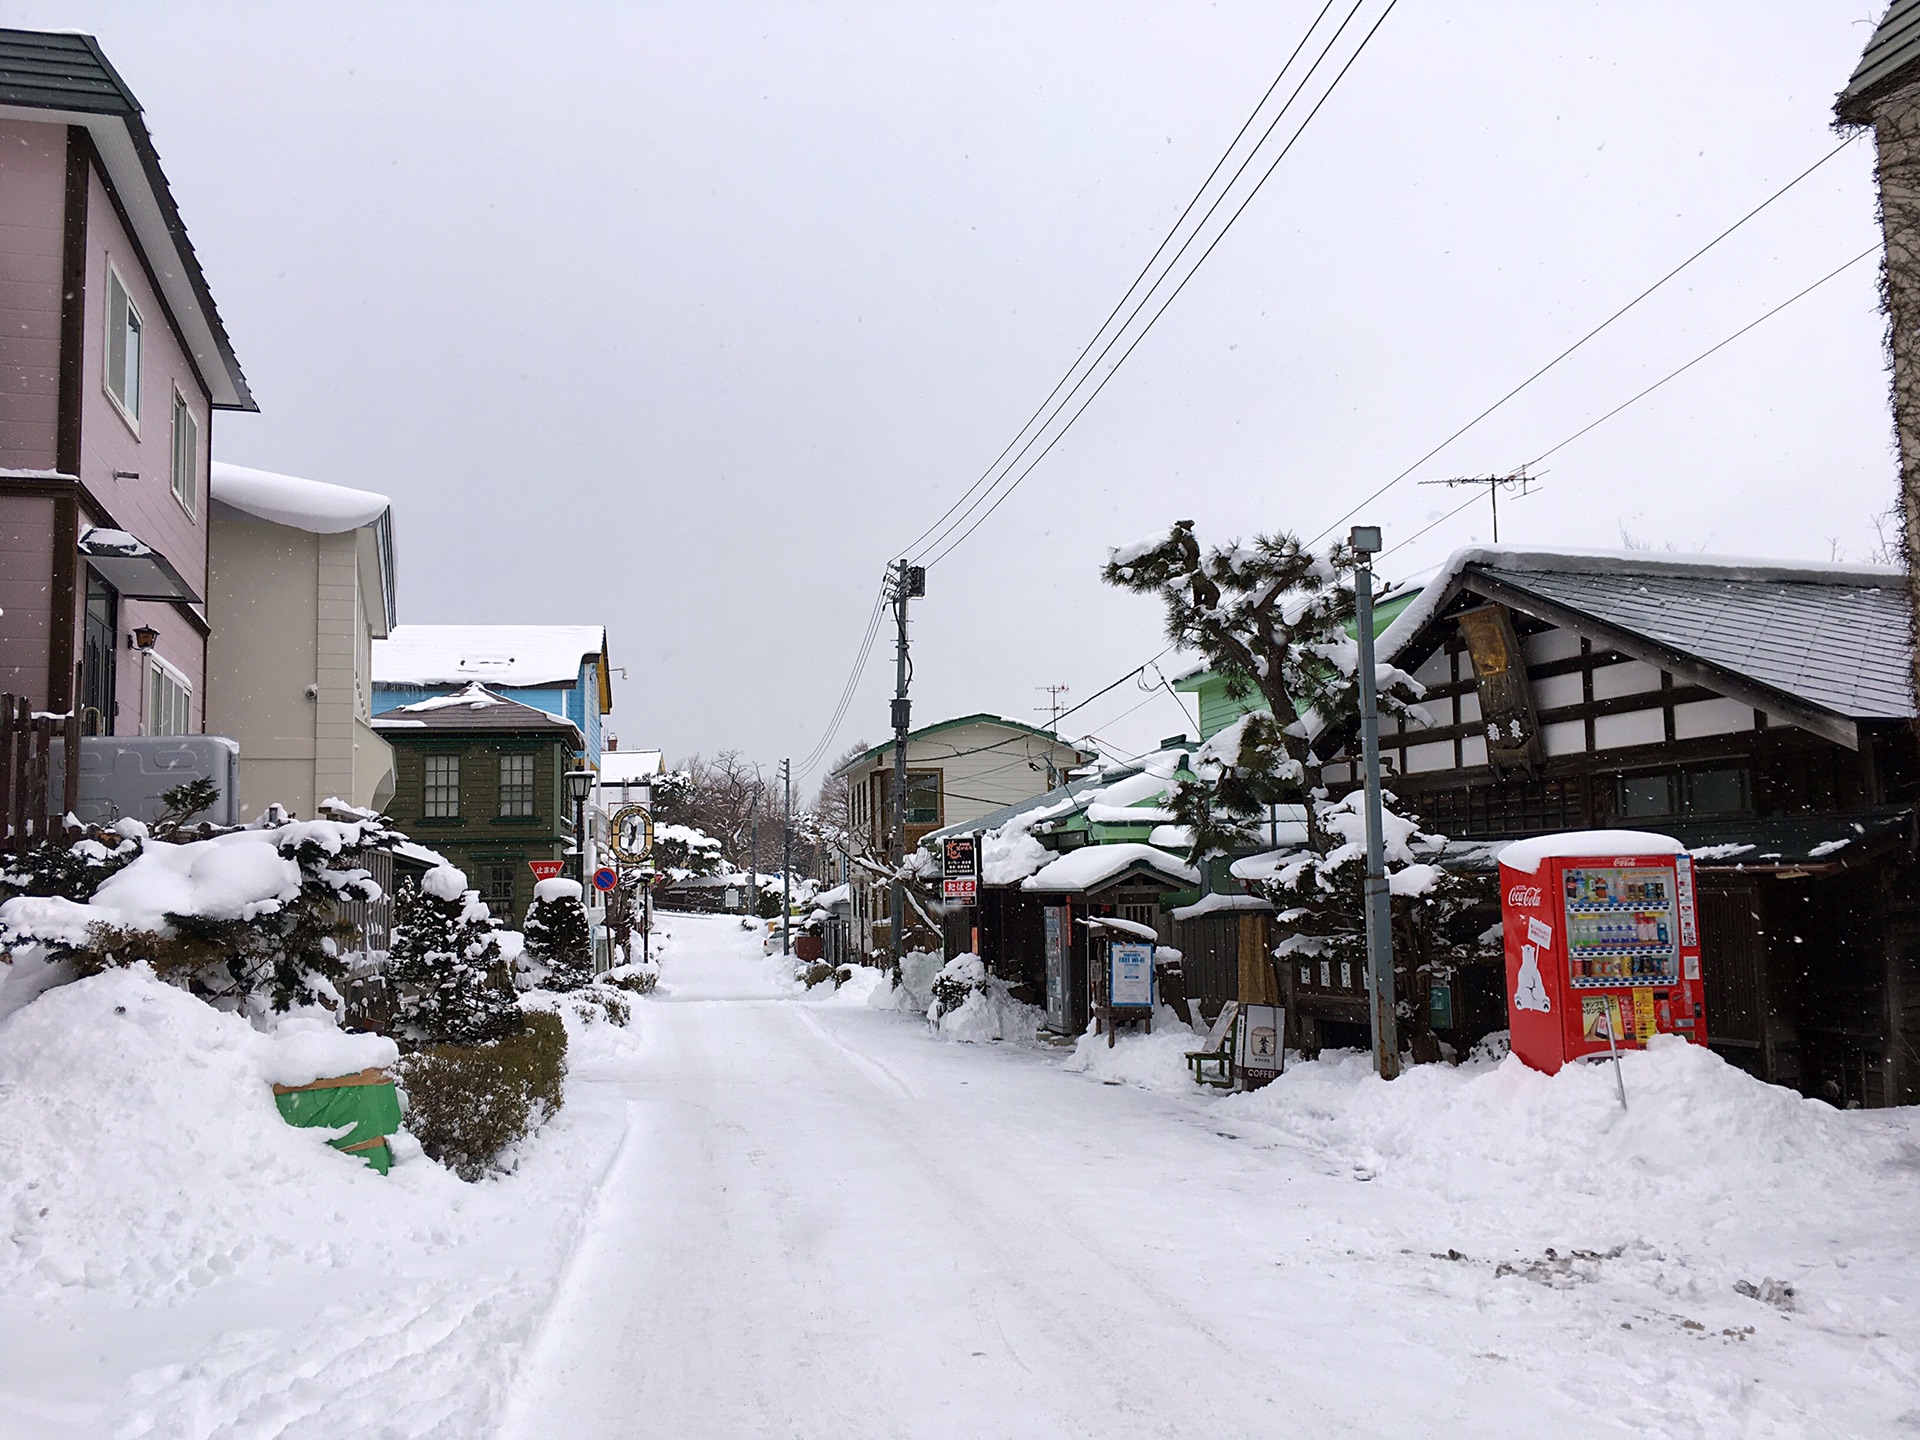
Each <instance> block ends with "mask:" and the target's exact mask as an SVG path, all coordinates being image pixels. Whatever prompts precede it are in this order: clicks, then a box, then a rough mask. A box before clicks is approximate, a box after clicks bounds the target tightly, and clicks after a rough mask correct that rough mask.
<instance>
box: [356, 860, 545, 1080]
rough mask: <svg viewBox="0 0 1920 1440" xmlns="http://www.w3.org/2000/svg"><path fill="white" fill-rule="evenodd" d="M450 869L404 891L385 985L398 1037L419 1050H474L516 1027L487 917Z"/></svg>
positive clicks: (513, 1001)
mask: <svg viewBox="0 0 1920 1440" xmlns="http://www.w3.org/2000/svg"><path fill="white" fill-rule="evenodd" d="M466 883H467V877H466V876H465V875H463V874H461V873H460V871H458V870H455V869H454V868H452V867H451V866H443V867H441V868H439V869H436V870H429V871H428V872H427V874H426V877H425V879H424V880H423V882H422V883H421V885H420V886H418V887H416V886H415V885H414V884H413V883H412V882H411V881H409V882H408V883H407V884H406V885H404V886H403V887H402V888H401V891H400V895H399V899H398V903H397V905H396V910H397V912H398V914H397V919H396V922H395V925H394V932H393V950H392V952H391V955H390V957H389V959H388V962H387V978H388V980H389V981H390V982H391V984H392V985H393V989H394V996H395V1001H396V1005H397V1009H398V1011H399V1014H400V1020H401V1025H402V1028H403V1030H404V1031H405V1033H406V1036H407V1038H408V1039H410V1040H413V1041H415V1042H416V1043H419V1044H423V1045H438V1044H454V1045H478V1044H481V1043H483V1042H485V1041H488V1040H497V1039H499V1038H500V1037H501V1036H503V1035H510V1034H512V1033H513V1032H514V1031H515V1030H517V1029H519V1028H520V1006H519V1001H518V999H517V997H516V996H515V994H514V990H513V982H512V980H511V978H510V977H509V976H508V974H507V965H506V962H505V960H504V959H503V958H502V956H501V953H500V940H499V937H498V935H497V934H496V933H495V928H494V924H493V920H492V917H491V916H489V915H488V913H487V907H486V905H485V904H483V903H482V902H481V899H480V895H479V892H478V891H474V890H469V889H467V888H466Z"/></svg>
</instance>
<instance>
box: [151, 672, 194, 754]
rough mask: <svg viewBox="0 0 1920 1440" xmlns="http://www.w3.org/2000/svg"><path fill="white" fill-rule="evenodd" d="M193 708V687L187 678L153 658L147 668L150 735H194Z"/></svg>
mask: <svg viewBox="0 0 1920 1440" xmlns="http://www.w3.org/2000/svg"><path fill="white" fill-rule="evenodd" d="M192 705H193V687H192V686H191V685H189V684H188V683H187V677H186V676H184V675H182V674H181V673H180V672H179V671H178V670H176V669H174V668H173V667H172V666H171V665H169V664H167V662H166V661H164V660H162V659H161V658H160V657H159V656H158V655H154V656H151V657H150V658H149V660H148V665H147V723H146V732H147V734H149V735H187V734H191V733H192V729H191V725H190V723H189V720H188V714H189V712H190V710H191V709H192Z"/></svg>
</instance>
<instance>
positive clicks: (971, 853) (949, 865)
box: [940, 835, 980, 905]
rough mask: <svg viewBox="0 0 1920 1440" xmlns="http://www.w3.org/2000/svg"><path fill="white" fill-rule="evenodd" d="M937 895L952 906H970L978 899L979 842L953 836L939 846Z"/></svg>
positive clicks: (969, 838)
mask: <svg viewBox="0 0 1920 1440" xmlns="http://www.w3.org/2000/svg"><path fill="white" fill-rule="evenodd" d="M940 876H941V879H940V895H941V898H942V899H944V900H946V901H948V902H949V903H950V904H955V905H972V904H973V903H975V901H977V900H978V899H979V898H980V842H979V841H978V840H976V839H975V838H974V837H973V836H971V835H956V836H954V837H953V838H951V839H949V840H943V841H942V842H941V844H940Z"/></svg>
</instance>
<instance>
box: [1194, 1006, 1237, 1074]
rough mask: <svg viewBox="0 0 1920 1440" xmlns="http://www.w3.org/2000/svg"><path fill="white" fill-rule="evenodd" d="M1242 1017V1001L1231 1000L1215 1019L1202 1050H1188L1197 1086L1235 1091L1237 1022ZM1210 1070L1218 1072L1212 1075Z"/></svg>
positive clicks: (1203, 1042)
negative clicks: (1234, 1032)
mask: <svg viewBox="0 0 1920 1440" xmlns="http://www.w3.org/2000/svg"><path fill="white" fill-rule="evenodd" d="M1239 1014H1240V1002H1239V1001H1238V1000H1229V1001H1228V1002H1227V1003H1226V1004H1224V1005H1222V1006H1221V1007H1220V1013H1219V1014H1218V1015H1217V1016H1215V1017H1214V1021H1213V1024H1212V1025H1211V1026H1210V1027H1209V1028H1208V1030H1207V1038H1206V1039H1205V1040H1203V1041H1202V1042H1201V1048H1200V1049H1198V1050H1189V1051H1187V1065H1188V1066H1189V1068H1191V1069H1192V1071H1193V1079H1194V1083H1195V1084H1196V1085H1212V1086H1214V1087H1215V1088H1217V1089H1221V1090H1230V1089H1232V1088H1233V1022H1234V1020H1235V1019H1236V1018H1238V1016H1239ZM1209 1070H1212V1071H1213V1072H1214V1073H1213V1074H1212V1075H1211V1076H1209V1075H1208V1073H1207V1072H1208V1071H1209Z"/></svg>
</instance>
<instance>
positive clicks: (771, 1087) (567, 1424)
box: [503, 918, 1920, 1440]
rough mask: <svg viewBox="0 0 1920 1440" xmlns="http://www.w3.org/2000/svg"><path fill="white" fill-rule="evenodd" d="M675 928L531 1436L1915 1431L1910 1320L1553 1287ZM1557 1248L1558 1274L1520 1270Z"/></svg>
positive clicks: (1372, 1207)
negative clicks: (800, 993) (786, 991)
mask: <svg viewBox="0 0 1920 1440" xmlns="http://www.w3.org/2000/svg"><path fill="white" fill-rule="evenodd" d="M675 927H676V935H675V940H674V944H673V949H672V952H671V957H672V958H671V962H670V965H669V971H668V973H669V976H670V978H671V981H672V994H671V995H670V996H669V997H668V998H667V1001H666V1002H665V1003H662V1004H659V1005H655V1006H652V1007H649V1009H648V1010H647V1012H646V1026H647V1039H646V1043H645V1045H644V1046H643V1047H642V1050H641V1052H640V1054H639V1056H638V1058H637V1059H636V1061H635V1063H634V1065H633V1067H632V1070H631V1073H629V1074H627V1075H625V1076H623V1077H620V1078H618V1079H617V1080H616V1079H615V1077H613V1076H611V1075H604V1074H603V1075H602V1076H601V1077H600V1080H599V1082H598V1083H610V1084H618V1085H619V1086H620V1087H621V1088H622V1089H623V1091H624V1094H625V1097H626V1103H627V1105H628V1106H629V1127H630V1128H629V1131H628V1134H627V1137H626V1140H625V1142H624V1144H623V1147H622V1149H621V1152H620V1155H619V1158H618V1160H617V1162H616V1163H615V1165H614V1166H613V1168H612V1171H611V1173H610V1174H609V1175H608V1177H607V1180H606V1183H605V1185H604V1187H603V1188H602V1191H601V1193H600V1195H599V1197H598V1199H597V1201H596V1204H595V1208H594V1210H593V1211H592V1212H591V1215H590V1218H589V1221H588V1225H587V1228H586V1230H585V1232H584V1235H583V1238H582V1240H581V1242H580V1244H579V1245H578V1246H577V1248H576V1249H575V1251H574V1253H573V1256H572V1258H571V1260H570V1262H569V1268H568V1271H567V1274H566V1277H565V1279H564V1281H563V1283H562V1287H561V1290H560V1293H559V1297H558V1300H557V1302H556V1304H555V1306H554V1308H553V1309H552V1311H551V1312H550V1314H549V1316H548V1319H547V1321H546V1323H545V1325H544V1327H543V1329H542V1331H541V1333H540V1334H539V1336H538V1338H537V1340H536V1343H535V1346H534V1349H533V1351H532V1354H531V1355H530V1357H529V1361H528V1365H527V1367H526V1368H525V1370H524V1372H523V1378H522V1379H521V1381H520V1382H519V1384H518V1385H517V1387H516V1390H515V1393H514V1394H513V1396H512V1399H511V1401H510V1405H509V1412H508V1418H507V1422H506V1424H505V1426H504V1429H503V1434H504V1435H505V1436H506V1437H509V1440H535V1437H546V1436H556V1435H560V1436H566V1437H568V1440H596V1437H601V1436H609V1437H610V1436H616V1435H617V1436H663V1437H665V1436H673V1437H686V1436H761V1435H781V1436H790V1435H847V1436H1068V1435H1089V1436H1092V1435H1099V1436H1109V1437H1111V1436H1132V1435H1156V1436H1170V1435H1181V1436H1185V1435H1192V1436H1239V1435H1256V1434H1257V1435H1269V1434H1287V1435H1305V1436H1367V1435H1381V1436H1385V1435H1396V1436H1404V1435H1408V1434H1441V1433H1449V1432H1454V1431H1456V1430H1458V1431H1466V1432H1470V1433H1472V1434H1474V1435H1475V1436H1480V1437H1488V1436H1506V1435H1512V1436H1522V1435H1525V1436H1538V1435H1542V1434H1552V1435H1559V1436H1572V1435H1616V1434H1628V1433H1639V1434H1648V1433H1652V1434H1661V1435H1680V1434H1726V1435H1746V1434H1767V1433H1780V1434H1809V1435H1848V1434H1857V1433H1873V1432H1872V1431H1871V1430H1862V1429H1858V1428H1855V1427H1857V1426H1859V1425H1861V1424H1862V1423H1863V1422H1865V1421H1866V1420H1867V1419H1868V1417H1869V1416H1871V1415H1874V1414H1876V1413H1877V1414H1878V1415H1879V1416H1880V1417H1883V1419H1892V1418H1893V1417H1895V1416H1902V1415H1903V1412H1904V1420H1905V1423H1907V1424H1912V1423H1914V1422H1915V1421H1916V1420H1920V1411H1915V1410H1914V1409H1913V1408H1912V1407H1913V1406H1914V1405H1915V1404H1916V1403H1920V1392H1916V1391H1915V1389H1914V1369H1913V1356H1914V1338H1915V1337H1914V1336H1913V1335H1912V1334H1911V1333H1909V1334H1907V1335H1906V1336H1904V1337H1901V1338H1899V1339H1897V1340H1896V1339H1894V1338H1893V1337H1894V1336H1895V1335H1896V1334H1897V1331H1893V1330H1891V1329H1890V1328H1888V1324H1889V1322H1894V1321H1895V1319H1896V1317H1895V1315H1894V1314H1893V1313H1891V1312H1888V1313H1885V1314H1882V1315H1872V1316H1868V1317H1866V1318H1867V1321H1868V1324H1869V1327H1870V1328H1869V1330H1868V1331H1866V1332H1862V1331H1860V1330H1859V1329H1857V1328H1855V1327H1854V1326H1851V1325H1844V1324H1834V1323H1831V1322H1832V1321H1833V1320H1835V1319H1836V1318H1837V1317H1833V1316H1829V1317H1823V1319H1820V1320H1814V1321H1812V1322H1811V1323H1810V1324H1803V1325H1800V1326H1799V1332H1800V1333H1798V1334H1797V1335H1796V1334H1792V1333H1789V1332H1791V1331H1792V1330H1793V1328H1794V1323H1795V1322H1794V1321H1792V1320H1790V1319H1788V1317H1786V1316H1784V1315H1783V1314H1782V1312H1780V1311H1779V1310H1778V1309H1776V1308H1773V1307H1770V1306H1767V1305H1764V1304H1762V1303H1759V1302H1757V1301H1753V1300H1750V1299H1747V1298H1745V1297H1740V1296H1737V1295H1735V1294H1734V1293H1732V1292H1731V1291H1730V1290H1728V1291H1725V1292H1724V1293H1707V1292H1706V1291H1705V1290H1704V1289H1703V1288H1702V1283H1703V1279H1704V1277H1702V1276H1700V1275H1697V1274H1695V1273H1693V1270H1692V1266H1693V1265H1694V1264H1695V1262H1690V1261H1689V1260H1688V1258H1686V1257H1684V1256H1678V1255H1671V1254H1668V1253H1666V1252H1664V1251H1660V1250H1657V1249H1656V1248H1655V1243H1656V1242H1658V1240H1659V1238H1660V1237H1659V1236H1657V1235H1650V1236H1649V1238H1648V1240H1647V1241H1643V1242H1641V1249H1640V1250H1638V1251H1636V1250H1635V1249H1634V1248H1633V1247H1632V1246H1629V1247H1628V1248H1627V1249H1626V1250H1625V1251H1624V1252H1623V1253H1622V1254H1620V1255H1617V1256H1603V1257H1601V1258H1596V1259H1594V1260H1591V1261H1588V1260H1575V1261H1573V1262H1572V1265H1571V1267H1570V1268H1568V1269H1567V1270H1566V1271H1565V1273H1564V1274H1563V1273H1561V1269H1560V1266H1559V1265H1558V1264H1557V1263H1556V1259H1564V1256H1562V1257H1556V1259H1549V1258H1548V1257H1546V1256H1545V1254H1544V1252H1543V1251H1542V1250H1533V1251H1531V1252H1530V1253H1529V1252H1527V1251H1525V1250H1524V1249H1519V1250H1517V1249H1516V1248H1515V1246H1514V1244H1513V1243H1507V1244H1504V1245H1499V1246H1498V1248H1495V1246H1496V1245H1498V1240H1497V1238H1496V1237H1503V1236H1504V1237H1508V1238H1509V1239H1510V1240H1511V1241H1512V1242H1518V1243H1519V1244H1520V1245H1522V1246H1524V1245H1525V1244H1526V1242H1527V1240H1528V1239H1529V1238H1530V1232H1531V1231H1532V1230H1534V1229H1535V1228H1536V1227H1535V1226H1534V1225H1532V1224H1530V1223H1528V1222H1525V1221H1521V1220H1516V1221H1515V1222H1514V1223H1513V1224H1512V1225H1511V1226H1508V1225H1506V1224H1505V1223H1503V1220H1502V1217H1500V1216H1498V1215H1491V1216H1485V1217H1482V1218H1481V1220H1480V1221H1479V1222H1477V1223H1468V1222H1463V1220H1462V1218H1461V1217H1460V1215H1459V1214H1458V1213H1456V1212H1457V1209H1458V1204H1457V1202H1458V1200H1459V1199H1460V1198H1462V1197H1457V1196H1455V1197H1449V1196H1446V1195H1438V1196H1432V1197H1428V1198H1427V1199H1425V1200H1422V1199H1421V1197H1419V1196H1418V1195H1411V1194H1408V1193H1407V1192H1406V1191H1405V1190H1403V1189H1401V1188H1400V1187H1397V1186H1393V1185H1390V1184H1388V1183H1381V1184H1373V1183H1370V1182H1372V1181H1373V1179H1374V1177H1373V1176H1372V1174H1371V1173H1370V1172H1368V1171H1367V1170H1365V1169H1364V1168H1362V1169H1356V1168H1355V1166H1354V1165H1353V1164H1352V1163H1350V1162H1349V1161H1346V1160H1343V1159H1340V1158H1336V1157H1335V1156H1334V1155H1333V1154H1332V1152H1330V1151H1328V1150H1326V1149H1316V1148H1315V1147H1314V1146H1312V1145H1309V1144H1306V1143H1303V1142H1302V1141H1301V1140H1300V1139H1298V1138H1297V1137H1293V1136H1289V1135H1288V1134H1286V1133H1285V1132H1284V1131H1283V1130H1280V1129H1277V1128H1274V1127H1271V1126H1269V1125H1267V1124H1265V1123H1262V1122H1260V1121H1258V1120H1256V1119H1254V1118H1253V1117H1252V1116H1251V1115H1250V1114H1248V1113H1245V1112H1246V1110H1247V1109H1248V1108H1249V1107H1247V1106H1246V1104H1245V1102H1240V1108H1235V1106H1234V1105H1232V1104H1229V1105H1222V1104H1220V1103H1217V1102H1215V1103H1196V1101H1195V1097H1193V1096H1191V1095H1182V1094H1177V1093H1170V1094H1165V1095H1160V1094H1153V1093H1148V1092H1145V1091H1142V1090H1141V1089H1138V1088H1133V1087H1128V1086H1108V1085H1101V1084H1098V1083H1094V1081H1093V1080H1092V1079H1091V1078H1087V1077H1081V1076H1069V1075H1063V1074H1061V1073H1060V1069H1059V1061H1058V1058H1057V1056H1055V1055H1053V1054H1049V1053H1048V1052H1046V1051H1044V1050H1040V1049H1037V1048H1029V1047H1023V1046H1015V1045H1003V1046H997V1047H993V1048H991V1049H988V1048H986V1047H978V1046H954V1045H948V1044H944V1043H942V1042H940V1041H939V1040H937V1039H935V1038H933V1037H932V1036H931V1035H930V1034H929V1033H928V1032H927V1031H926V1030H925V1028H924V1027H922V1026H919V1025H916V1024H912V1023H902V1019H903V1017H901V1016H899V1015H897V1014H890V1013H885V1012H876V1011H873V1010H870V1009H866V1008H862V1007H853V1006H836V1005H832V1004H820V1003H811V1002H808V1001H797V1000H794V999H791V998H784V997H779V996H776V995H775V993H774V991H773V985H772V982H771V979H770V975H769V968H768V966H767V964H766V963H765V962H764V961H763V960H762V959H761V958H760V956H759V955H758V952H757V949H754V948H750V947H749V945H748V944H747V943H744V942H746V941H747V939H748V937H746V936H744V935H743V933H742V932H741V931H740V930H739V928H738V927H737V925H735V924H733V923H730V922H727V921H725V920H721V919H693V920H688V919H685V918H682V919H679V920H676V921H675ZM1229 1117H1231V1118H1229ZM1627 1228H1628V1230H1629V1232H1633V1233H1638V1232H1637V1230H1636V1227H1635V1226H1634V1225H1633V1224H1632V1223H1631V1221H1629V1224H1628V1227H1627ZM1595 1238H1596V1240H1597V1241H1599V1242H1605V1241H1606V1240H1607V1239H1608V1238H1609V1237H1607V1236H1596V1237H1595ZM1456 1246H1457V1247H1459V1248H1458V1249H1457V1250H1455V1255H1456V1256H1457V1257H1458V1258H1452V1257H1450V1256H1449V1253H1448V1252H1449V1250H1450V1249H1454V1247H1456ZM1469 1247H1471V1248H1469ZM1803 1258H1804V1257H1803ZM1818 1258H1819V1260H1820V1262H1821V1263H1823V1264H1824V1263H1826V1260H1827V1257H1826V1256H1820V1257H1818ZM1530 1259H1536V1260H1538V1261H1540V1262H1541V1264H1542V1269H1541V1271H1540V1272H1539V1273H1533V1274H1528V1273H1522V1274H1512V1273H1509V1274H1507V1275H1497V1274H1496V1273H1495V1272H1496V1269H1497V1265H1496V1263H1495V1262H1497V1261H1507V1262H1509V1263H1511V1262H1514V1261H1519V1262H1521V1263H1522V1264H1523V1265H1524V1264H1525V1263H1526V1262H1527V1261H1528V1260H1530ZM1699 1263H1705V1262H1699ZM1908 1273H1909V1274H1910V1271H1909V1272H1908ZM1754 1278H1756V1279H1758V1278H1759V1277H1758V1276H1756V1277H1754ZM1896 1293H1897V1287H1888V1293H1887V1294H1886V1296H1885V1297H1884V1299H1885V1303H1886V1304H1888V1305H1890V1306H1894V1307H1897V1309H1898V1312H1899V1314H1900V1315H1902V1316H1904V1317H1905V1318H1907V1319H1911V1318H1912V1315H1913V1310H1912V1308H1911V1302H1910V1301H1905V1300H1900V1299H1897V1298H1895V1296H1896ZM1729 1321H1735V1322H1737V1323H1728V1322H1729ZM1748 1326H1751V1327H1753V1328H1752V1329H1751V1330H1748V1329H1746V1328H1745V1327H1748ZM1722 1332H1731V1333H1722ZM1828 1365H1832V1366H1833V1367H1835V1369H1834V1370H1832V1371H1831V1372H1829V1373H1826V1374H1823V1373H1822V1372H1823V1370H1825V1367H1827V1366H1828ZM1843 1376H1844V1377H1845V1378H1844V1379H1843V1378H1842V1377H1843ZM1903 1392H1904V1393H1903ZM1896 1423H1897V1422H1896Z"/></svg>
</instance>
